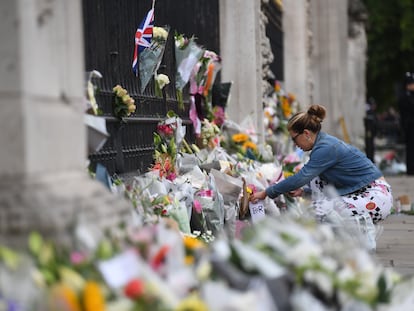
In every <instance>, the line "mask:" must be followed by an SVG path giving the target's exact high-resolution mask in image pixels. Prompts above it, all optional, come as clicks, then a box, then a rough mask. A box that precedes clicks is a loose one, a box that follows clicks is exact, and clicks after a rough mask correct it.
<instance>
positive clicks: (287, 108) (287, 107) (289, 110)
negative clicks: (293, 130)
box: [281, 97, 292, 118]
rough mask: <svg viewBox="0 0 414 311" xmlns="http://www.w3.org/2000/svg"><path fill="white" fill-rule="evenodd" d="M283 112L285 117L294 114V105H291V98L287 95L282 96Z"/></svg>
mask: <svg viewBox="0 0 414 311" xmlns="http://www.w3.org/2000/svg"><path fill="white" fill-rule="evenodd" d="M281 107H282V112H283V116H284V117H285V118H289V117H290V115H291V114H292V107H291V106H290V103H289V100H288V99H287V98H286V97H283V98H282V106H281Z"/></svg>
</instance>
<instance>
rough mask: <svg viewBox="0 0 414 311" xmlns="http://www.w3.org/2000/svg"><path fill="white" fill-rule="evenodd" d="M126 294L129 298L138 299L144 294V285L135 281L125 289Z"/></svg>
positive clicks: (139, 281) (130, 282)
mask: <svg viewBox="0 0 414 311" xmlns="http://www.w3.org/2000/svg"><path fill="white" fill-rule="evenodd" d="M124 294H125V296H127V297H128V298H131V299H137V298H139V297H141V296H142V295H143V294H144V283H143V282H142V281H141V280H139V279H133V280H131V281H129V283H128V284H127V285H126V286H125V288H124Z"/></svg>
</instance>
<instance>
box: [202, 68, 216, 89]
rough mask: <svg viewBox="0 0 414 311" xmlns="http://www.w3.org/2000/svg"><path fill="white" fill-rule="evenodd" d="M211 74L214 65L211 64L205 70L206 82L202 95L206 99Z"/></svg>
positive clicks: (211, 79) (211, 78)
mask: <svg viewBox="0 0 414 311" xmlns="http://www.w3.org/2000/svg"><path fill="white" fill-rule="evenodd" d="M213 73H214V63H213V62H211V63H210V64H209V65H208V68H207V81H206V84H205V86H204V94H203V95H204V96H205V97H207V95H208V91H209V90H210V87H211V83H212V81H213Z"/></svg>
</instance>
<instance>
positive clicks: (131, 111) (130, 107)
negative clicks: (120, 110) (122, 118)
mask: <svg viewBox="0 0 414 311" xmlns="http://www.w3.org/2000/svg"><path fill="white" fill-rule="evenodd" d="M135 109H137V106H135V105H129V106H128V113H133V112H135Z"/></svg>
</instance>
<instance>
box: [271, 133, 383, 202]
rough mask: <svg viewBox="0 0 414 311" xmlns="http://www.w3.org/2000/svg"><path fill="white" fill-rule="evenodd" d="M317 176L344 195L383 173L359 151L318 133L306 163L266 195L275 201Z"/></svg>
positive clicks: (329, 136) (272, 187)
mask: <svg viewBox="0 0 414 311" xmlns="http://www.w3.org/2000/svg"><path fill="white" fill-rule="evenodd" d="M317 176H319V177H320V178H321V179H322V180H323V181H326V182H328V183H329V184H330V185H333V186H334V187H335V188H336V190H337V191H338V194H339V195H344V194H348V193H351V192H354V191H356V190H358V189H360V188H362V187H363V186H365V185H368V184H369V183H371V182H372V181H374V180H375V179H377V178H379V177H381V176H382V173H381V171H380V170H379V169H378V167H377V166H376V165H375V164H374V163H372V161H371V160H370V159H368V158H367V157H366V155H365V154H364V153H362V152H361V151H360V150H359V149H357V148H355V147H354V146H351V145H348V144H346V143H345V142H343V141H341V140H339V139H338V138H336V137H334V136H331V135H328V134H327V133H324V132H319V133H318V134H317V137H316V140H315V144H314V145H313V148H312V152H311V153H310V158H309V161H308V162H307V163H306V164H305V165H304V166H303V168H302V169H301V170H300V171H299V172H297V173H296V174H295V175H293V176H290V177H288V178H286V179H285V180H283V181H281V182H279V183H277V184H273V185H271V186H269V187H268V188H266V194H267V196H269V197H270V198H275V197H277V196H278V195H280V194H282V193H287V192H289V191H292V190H295V189H298V188H300V187H302V186H304V185H307V184H309V182H310V181H311V180H312V179H313V178H315V177H317Z"/></svg>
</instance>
